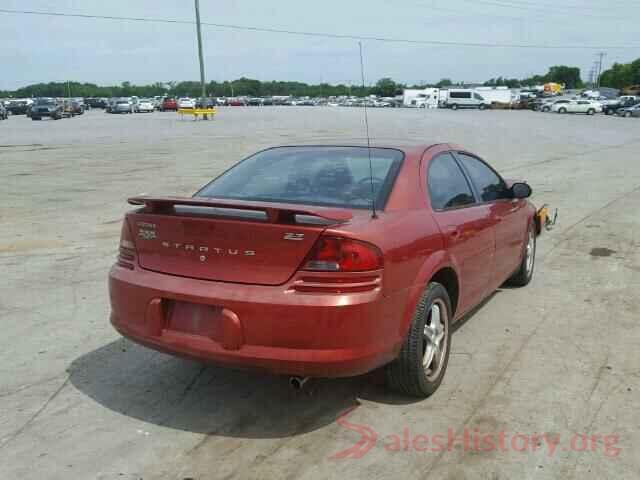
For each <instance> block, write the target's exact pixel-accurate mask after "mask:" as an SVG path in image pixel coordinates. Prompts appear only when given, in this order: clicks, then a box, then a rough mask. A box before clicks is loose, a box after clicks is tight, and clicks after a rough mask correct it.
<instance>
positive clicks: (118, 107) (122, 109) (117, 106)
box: [111, 97, 134, 113]
mask: <svg viewBox="0 0 640 480" xmlns="http://www.w3.org/2000/svg"><path fill="white" fill-rule="evenodd" d="M133 112H134V107H133V102H132V101H131V99H130V98H128V97H124V98H118V99H117V100H116V101H115V103H114V105H113V106H112V107H111V113H133Z"/></svg>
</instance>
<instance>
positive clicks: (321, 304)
mask: <svg viewBox="0 0 640 480" xmlns="http://www.w3.org/2000/svg"><path fill="white" fill-rule="evenodd" d="M295 281H296V277H294V278H293V279H292V280H291V282H289V283H287V284H285V285H279V286H259V285H242V284H232V283H224V282H212V281H205V280H196V279H188V278H183V277H176V276H172V275H166V274H161V273H156V272H151V271H147V270H142V269H140V268H139V267H137V266H136V267H135V269H134V270H129V269H127V268H123V267H120V266H117V265H115V266H114V267H113V268H112V269H111V272H110V274H109V294H110V301H111V323H112V324H113V326H114V327H115V328H116V330H117V331H118V332H120V333H121V334H122V335H123V336H125V337H127V338H130V339H131V340H134V341H136V342H138V343H140V344H142V345H145V346H147V347H150V348H153V349H156V350H159V351H163V352H166V353H170V354H174V355H179V356H185V357H190V358H195V359H198V360H203V361H206V362H211V363H216V364H220V365H226V366H231V367H239V368H249V369H253V370H262V371H265V372H269V373H275V374H284V375H299V376H314V377H344V376H354V375H359V374H363V373H366V372H369V371H371V370H373V369H375V368H377V367H380V366H382V365H384V364H386V363H388V362H390V361H392V360H393V359H394V358H395V357H396V356H397V353H398V352H399V349H400V345H401V342H402V334H401V332H400V328H399V323H400V316H401V314H402V311H403V310H402V306H403V305H404V301H405V298H403V295H404V293H400V294H398V295H395V296H393V297H385V296H383V294H382V288H381V287H378V288H375V289H373V290H371V291H366V292H357V293H348V294H344V293H343V294H338V293H306V292H305V293H303V292H298V291H294V290H292V288H291V285H292V284H293V283H294V282H295ZM175 302H189V303H192V304H197V305H208V306H216V309H218V310H216V311H219V312H220V314H219V315H217V316H215V318H213V319H208V320H206V321H208V322H214V323H216V324H217V326H215V327H211V325H209V326H202V323H200V324H198V325H201V326H198V327H196V331H194V330H193V329H191V330H189V331H186V330H184V329H181V328H176V327H175V320H174V318H175V317H173V316H172V315H174V314H173V308H174V307H173V305H175ZM198 321H200V320H198ZM198 328H202V331H201V332H200V331H197V329H198ZM205 330H206V331H205Z"/></svg>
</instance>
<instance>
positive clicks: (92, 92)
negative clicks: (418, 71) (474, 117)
mask: <svg viewBox="0 0 640 480" xmlns="http://www.w3.org/2000/svg"><path fill="white" fill-rule="evenodd" d="M547 82H555V83H560V84H564V85H565V86H566V87H567V88H582V87H584V82H583V81H582V79H581V77H580V69H579V68H578V67H569V66H566V65H556V66H553V67H550V68H549V71H548V72H547V73H546V74H544V75H534V76H532V77H529V78H524V79H515V78H503V77H497V78H492V79H490V80H488V81H486V82H485V83H484V85H485V86H492V87H497V86H505V87H509V88H517V87H525V86H533V85H540V84H544V83H547ZM600 84H601V85H602V86H608V87H614V88H624V87H628V86H630V85H640V59H638V60H635V61H633V62H631V63H628V64H618V63H615V64H614V65H613V66H612V67H611V69H609V70H606V71H604V72H603V73H602V75H601V80H600ZM455 86H464V84H463V83H462V82H458V83H455V82H453V81H452V80H451V79H448V78H443V79H442V80H440V81H439V82H437V83H434V84H420V85H407V84H404V83H398V82H396V81H394V80H393V79H391V78H389V77H385V78H381V79H380V80H378V81H377V82H376V83H375V85H370V86H365V87H363V86H354V85H345V84H337V85H331V84H329V83H320V84H315V85H312V84H307V83H303V82H291V81H266V82H263V81H260V80H255V79H251V78H245V77H242V78H239V79H237V80H232V81H224V82H216V81H211V82H209V83H207V84H206V92H207V95H210V96H214V97H237V96H250V97H266V96H274V95H291V96H294V97H307V96H308V97H335V96H342V95H350V96H357V97H363V96H366V95H378V96H381V97H392V96H394V95H398V94H401V93H402V91H403V90H404V89H405V88H425V87H438V88H443V87H455ZM200 93H201V88H200V82H195V81H183V82H165V83H163V82H156V83H152V84H150V85H134V84H132V83H131V82H122V83H121V84H120V85H113V86H99V85H96V84H93V83H80V82H49V83H38V84H34V85H28V86H26V87H23V88H19V89H17V90H14V91H0V97H4V98H6V97H14V98H25V97H130V96H134V95H135V96H138V97H154V96H158V95H169V96H174V97H187V96H188V97H199V96H200Z"/></svg>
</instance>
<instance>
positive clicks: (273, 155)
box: [196, 147, 404, 208]
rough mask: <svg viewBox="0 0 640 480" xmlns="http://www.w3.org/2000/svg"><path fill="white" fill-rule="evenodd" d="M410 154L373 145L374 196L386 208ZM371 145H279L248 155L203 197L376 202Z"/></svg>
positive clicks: (329, 203) (331, 203)
mask: <svg viewBox="0 0 640 480" xmlns="http://www.w3.org/2000/svg"><path fill="white" fill-rule="evenodd" d="M403 158H404V154H403V153H402V152H401V151H399V150H393V149H387V148H371V166H372V170H373V197H374V198H375V205H376V208H384V205H385V203H386V200H387V197H388V196H389V193H390V191H391V188H392V186H393V182H394V181H395V177H396V175H397V173H398V170H399V168H400V165H401V163H402V160H403ZM371 184H372V182H371V172H370V170H369V152H368V149H367V148H366V147H278V148H272V149H269V150H264V151H262V152H258V153H256V154H255V155H253V156H251V157H249V158H247V159H245V160H243V161H242V162H240V163H238V164H237V165H236V166H234V167H233V168H231V169H230V170H227V171H226V172H225V173H223V174H222V175H221V176H219V177H218V178H216V179H215V180H213V181H212V182H211V183H210V184H209V185H207V186H205V187H204V188H203V189H202V190H200V191H199V192H198V193H196V196H198V197H215V198H228V199H236V200H247V201H257V202H281V203H299V204H305V205H321V206H336V207H347V208H370V207H371V199H372V193H371Z"/></svg>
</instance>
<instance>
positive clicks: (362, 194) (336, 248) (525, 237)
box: [109, 144, 539, 397]
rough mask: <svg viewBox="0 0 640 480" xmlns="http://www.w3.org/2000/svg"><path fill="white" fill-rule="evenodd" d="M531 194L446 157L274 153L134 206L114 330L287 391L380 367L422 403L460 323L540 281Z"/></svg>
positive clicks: (309, 149)
mask: <svg viewBox="0 0 640 480" xmlns="http://www.w3.org/2000/svg"><path fill="white" fill-rule="evenodd" d="M369 162H373V164H372V166H370V165H371V164H370V163H369ZM372 171H373V172H374V173H373V177H372V175H371V172H372ZM530 195H531V188H530V187H529V186H528V185H527V184H526V183H522V182H515V181H512V182H507V181H505V180H503V178H502V177H501V176H500V175H499V174H498V173H497V172H496V171H495V170H494V169H493V168H492V167H491V166H489V165H488V164H487V163H486V162H485V161H483V160H481V159H480V158H479V157H478V156H476V155H474V154H473V153H470V152H468V151H466V150H464V149H463V148H461V147H456V146H451V145H448V144H437V145H415V146H412V147H399V146H397V145H388V146H385V147H373V148H370V149H369V148H367V147H366V146H350V147H344V146H332V145H327V146H292V147H276V148H271V149H267V150H264V151H261V152H259V153H256V154H255V155H252V156H250V157H249V158H247V159H245V160H243V161H242V162H240V163H238V164H237V165H235V166H234V167H232V168H231V169H229V170H227V171H226V172H224V173H223V174H222V175H220V176H219V177H218V178H216V179H214V180H213V181H212V182H211V183H209V184H208V185H206V186H204V187H203V188H202V189H201V190H200V191H199V192H197V193H196V194H195V195H194V196H192V197H183V198H181V197H153V196H148V197H147V196H139V197H133V198H130V199H129V203H130V204H131V205H134V206H136V208H135V210H132V211H130V212H128V213H127V214H126V215H125V218H124V221H123V224H122V231H121V238H120V244H119V256H118V259H117V261H116V263H115V265H114V266H113V267H112V268H111V271H110V273H109V291H110V295H109V298H110V301H111V315H110V320H111V323H112V325H113V326H114V327H115V328H116V330H117V331H118V332H120V333H121V334H122V335H124V336H125V337H128V338H130V339H132V340H134V341H136V342H139V343H141V344H143V345H145V346H147V347H150V348H154V349H157V350H160V351H163V352H165V353H169V354H173V355H184V356H188V357H189V356H190V357H194V358H197V359H199V360H202V361H207V362H212V363H216V364H221V365H228V366H236V367H243V368H254V369H257V370H260V371H266V372H271V373H276V374H286V375H291V376H293V378H292V379H291V383H292V384H293V383H294V382H296V381H298V382H300V381H302V378H301V377H310V376H317V377H348V376H354V375H360V374H364V373H366V372H370V371H373V370H375V369H377V368H380V367H384V368H385V370H386V378H387V382H388V385H389V386H390V387H391V388H393V389H396V390H399V391H401V392H403V393H404V394H408V395H413V396H417V397H426V396H429V395H431V394H432V393H434V392H435V391H436V390H437V388H438V387H439V385H440V382H441V381H442V378H443V376H444V374H445V371H446V368H447V360H448V358H449V352H450V350H451V332H452V329H453V328H455V327H454V324H455V322H457V321H459V320H461V319H464V318H465V314H467V313H468V312H470V311H472V310H473V309H474V308H476V307H477V306H478V305H479V304H481V303H482V301H483V300H484V299H485V298H487V297H488V296H489V295H491V294H492V293H493V292H494V291H495V290H496V289H497V288H499V287H500V285H502V284H503V283H505V282H508V283H509V284H511V285H513V286H525V285H527V284H528V283H529V282H530V280H531V278H532V276H533V271H534V262H535V248H536V236H537V234H538V232H539V226H538V220H537V215H536V209H535V208H534V207H533V205H532V204H531V203H530V202H529V201H528V200H527V197H529V196H530ZM372 204H373V205H375V207H376V210H378V212H379V214H378V215H377V216H376V217H375V218H373V213H372V210H371V205H372ZM187 226H188V227H189V228H186V227H187ZM391 231H393V232H394V234H393V235H390V234H389V232H391ZM211 232H215V235H212V234H211ZM506 291H507V292H508V290H506ZM365 323H366V328H365V327H363V324H365ZM336 326H339V328H338V330H339V332H338V331H337V330H336ZM484 340H486V339H480V341H484ZM296 379H297V380H296Z"/></svg>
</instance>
